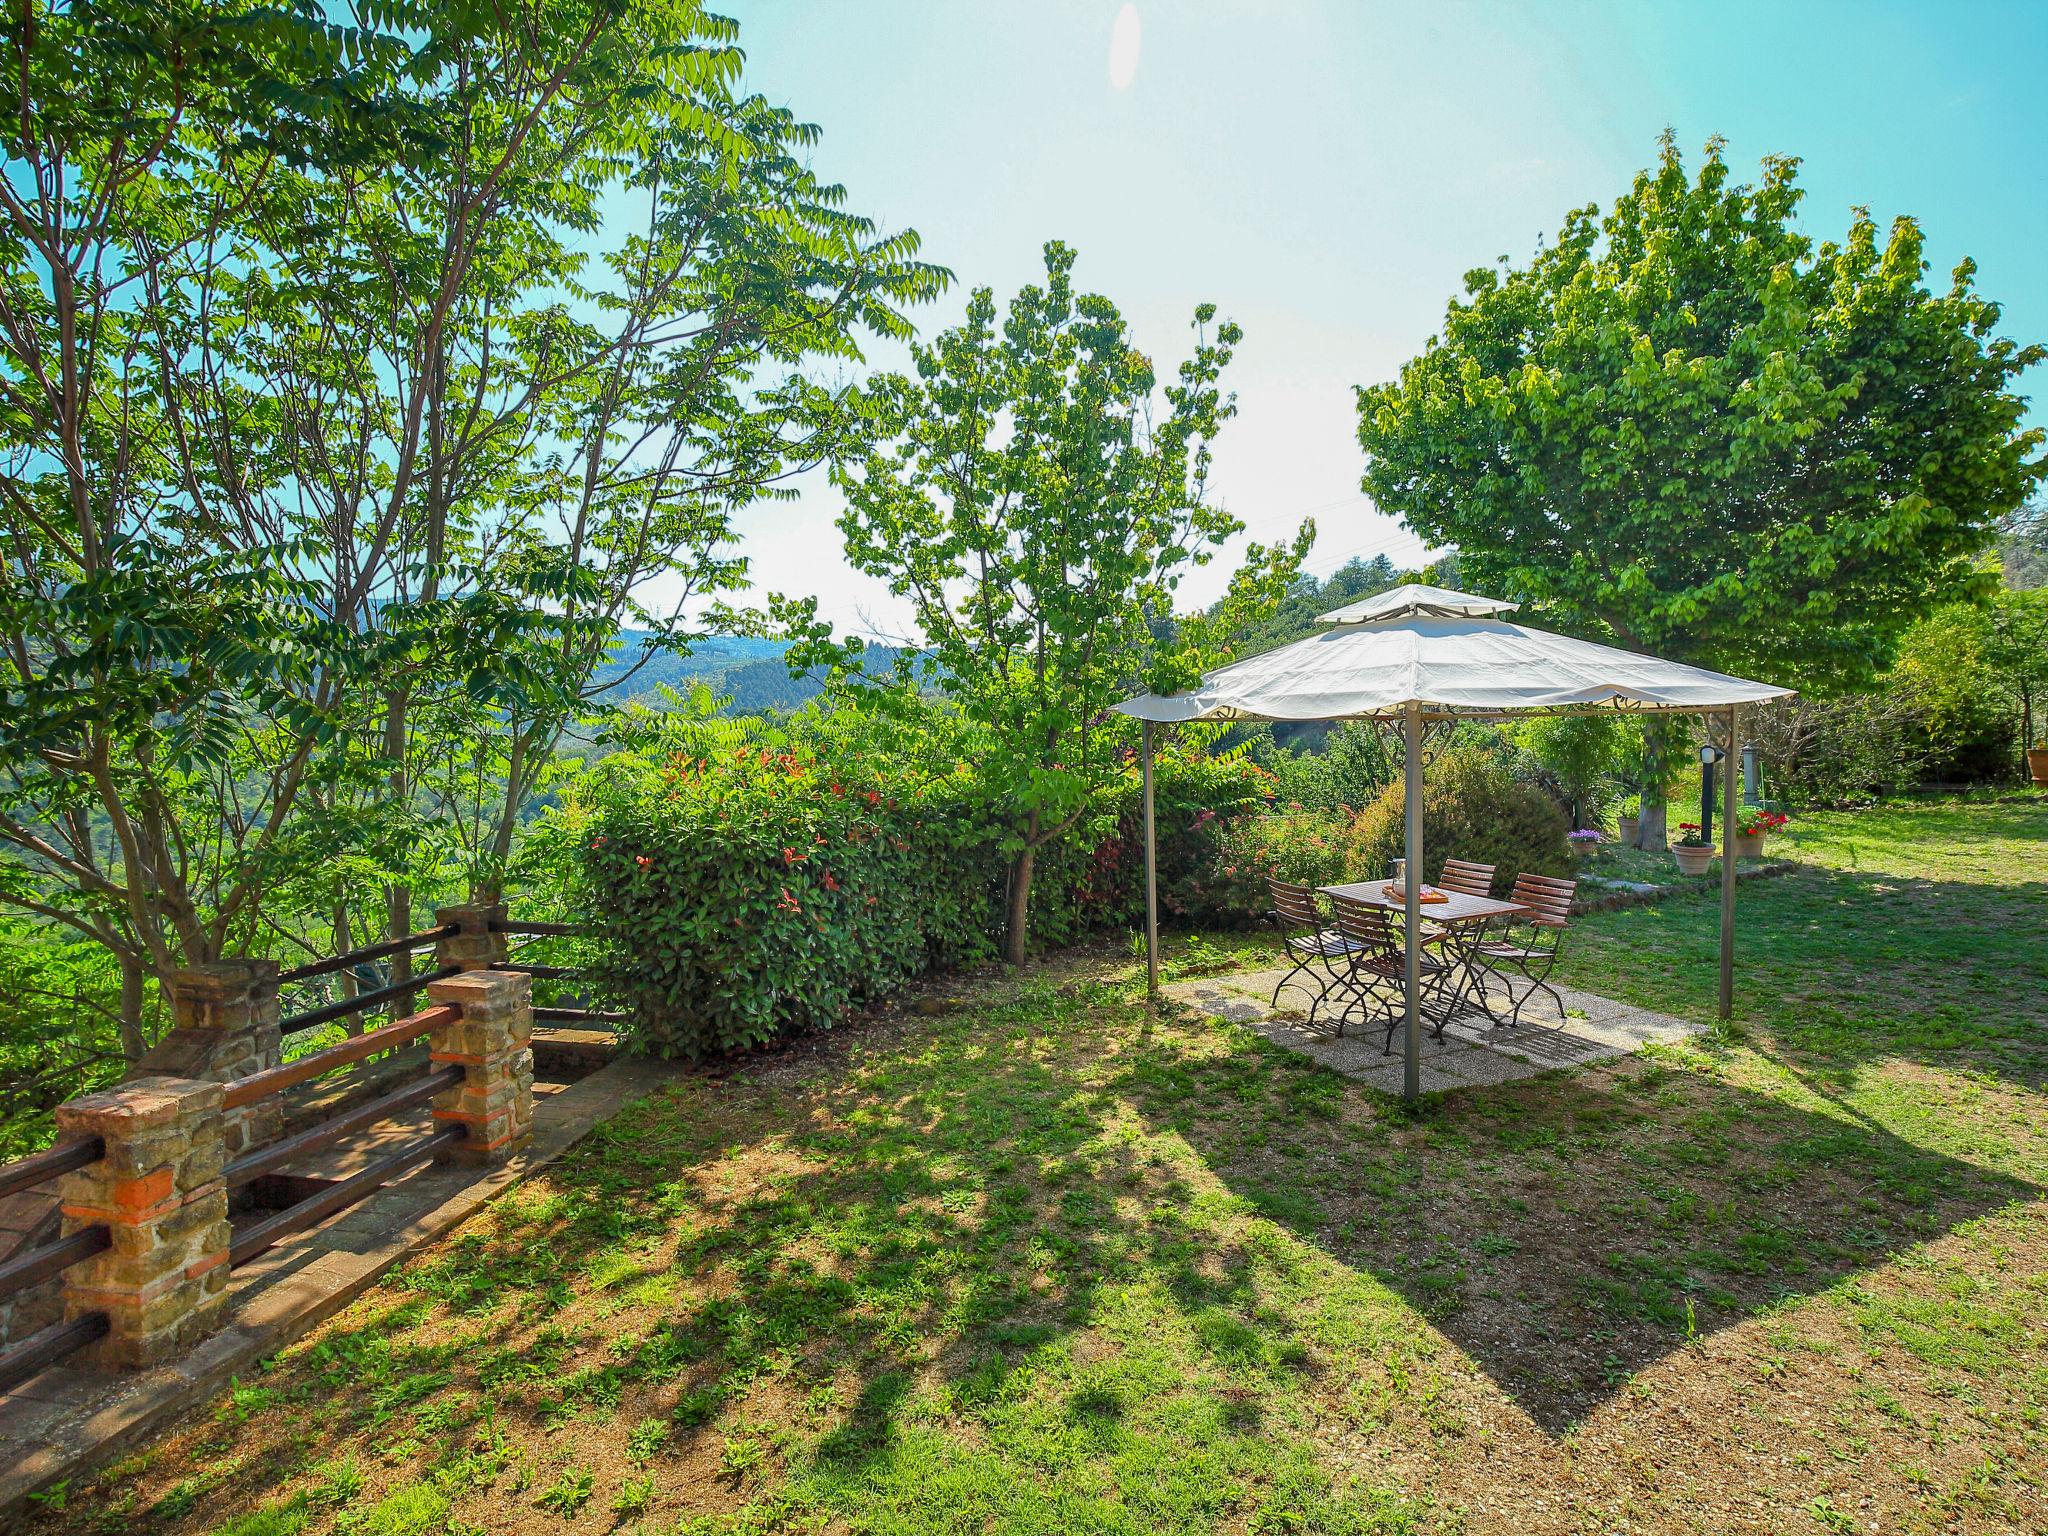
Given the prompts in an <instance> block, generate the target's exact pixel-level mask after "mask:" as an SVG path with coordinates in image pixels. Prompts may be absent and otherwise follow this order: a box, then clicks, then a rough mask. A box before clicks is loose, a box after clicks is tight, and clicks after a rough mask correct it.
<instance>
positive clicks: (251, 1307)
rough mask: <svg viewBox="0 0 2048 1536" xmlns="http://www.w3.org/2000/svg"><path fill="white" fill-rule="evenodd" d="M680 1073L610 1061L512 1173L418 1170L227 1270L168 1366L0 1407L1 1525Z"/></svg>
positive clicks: (547, 1112)
mask: <svg viewBox="0 0 2048 1536" xmlns="http://www.w3.org/2000/svg"><path fill="white" fill-rule="evenodd" d="M678 1070H679V1069H677V1068H675V1067H673V1066H671V1065H668V1064H665V1063H662V1062H652V1061H643V1060H640V1059H637V1058H629V1059H625V1060H620V1061H615V1062H613V1063H611V1064H610V1065H609V1066H606V1067H603V1068H601V1069H599V1070H598V1071H596V1072H593V1073H591V1074H590V1075H589V1076H588V1077H585V1078H581V1079H579V1080H578V1081H576V1082H574V1083H571V1084H569V1085H568V1086H567V1087H566V1088H564V1089H563V1090H562V1091H561V1092H559V1093H556V1094H550V1095H548V1096H546V1097H537V1098H536V1100H535V1103H534V1110H533V1139H532V1140H531V1141H530V1142H529V1143H528V1144H527V1147H526V1149H525V1150H524V1151H522V1152H521V1153H520V1154H519V1155H518V1156H517V1157H515V1158H513V1159H512V1160H511V1161H510V1162H507V1163H505V1164H503V1165H501V1166H499V1167H496V1168H486V1169H476V1168H466V1167H460V1166H456V1165H452V1164H450V1165H440V1164H436V1165H432V1166H429V1167H427V1168H424V1169H422V1170H421V1171H420V1172H418V1173H415V1174H413V1175H412V1176H411V1177H409V1178H405V1179H402V1180H400V1181H398V1182H397V1183H395V1184H390V1185H387V1186H386V1187H385V1188H383V1189H380V1190H378V1191H377V1192H376V1193H375V1194H372V1195H370V1196H369V1197H367V1198H366V1199H364V1200H362V1201H361V1202H359V1203H358V1204H356V1205H355V1206H353V1207H351V1208H350V1209H349V1210H347V1211H345V1212H343V1213H342V1214H341V1215H340V1216H338V1217H336V1218H334V1219H333V1220H332V1221H329V1222H327V1223H325V1224H324V1225H322V1226H319V1227H315V1228H314V1229H312V1230H311V1231H309V1232H302V1233H298V1234H296V1235H295V1236H292V1237H290V1238H287V1239H285V1240H284V1241H283V1242H281V1243H279V1244H278V1245H277V1246H276V1247H274V1248H272V1249H270V1250H269V1251H268V1252H266V1253H264V1254H261V1255H259V1256H258V1257H257V1258H255V1259H252V1260H251V1261H250V1262H249V1263H247V1264H245V1265H242V1266H240V1267H238V1268H237V1269H236V1270H235V1272H234V1276H233V1279H232V1280H231V1281H230V1282H229V1286H228V1292H229V1295H230V1297H231V1298H232V1299H231V1301H230V1304H229V1310H228V1317H229V1323H228V1326H226V1327H225V1328H223V1329H222V1330H221V1331H220V1332H219V1333H216V1334H214V1335H213V1336H212V1337H211V1338H209V1339H207V1340H205V1341H204V1342H203V1343H201V1344H200V1345H198V1346H197V1347H196V1348H195V1349H194V1350H193V1351H192V1352H191V1353H190V1354H189V1355H187V1356H186V1357H185V1358H184V1359H183V1360H180V1361H178V1362H177V1363H176V1364H174V1365H168V1366H162V1367H159V1368H157V1369H155V1370H148V1371H127V1372H118V1373H106V1374H101V1373H99V1372H96V1371H87V1370H80V1369H73V1368H71V1367H67V1366H53V1367H52V1368H51V1369H49V1370H46V1371H43V1372H41V1373H40V1374H39V1375H37V1376H36V1377H35V1378H34V1379H32V1380H30V1381H27V1382H24V1383H23V1384H22V1385H21V1386H19V1387H16V1388H15V1389H14V1390H13V1391H11V1392H7V1393H0V1517H5V1516H7V1515H9V1514H11V1513H13V1512H14V1511H15V1510H16V1509H17V1508H18V1507H19V1506H20V1505H21V1503H22V1502H23V1501H24V1500H25V1499H26V1498H27V1496H28V1495H29V1494H31V1493H33V1492H35V1491H36V1490H37V1489H40V1488H44V1487H47V1486H49V1485H50V1484H51V1483H54V1482H57V1481H59V1480H60V1479H64V1478H69V1477H74V1476H76V1475H78V1474H79V1473H80V1472H83V1471H85V1470H87V1469H88V1468H91V1467H94V1466H98V1465H101V1464H103V1463H105V1462H107V1461H110V1460H112V1459H113V1458H114V1457H116V1456H118V1455H120V1454H121V1453H122V1452H124V1451H126V1450H127V1449H128V1448H130V1447H131V1446H133V1445H135V1444H136V1443H137V1442H138V1441H140V1440H142V1439H145V1438H146V1437H147V1436H148V1435H150V1434H151V1433H152V1432H153V1431H155V1430H156V1429H157V1428H159V1427H160V1426H161V1425H163V1424H164V1423H165V1422H167V1421H168V1420H169V1419H170V1418H172V1417H173V1416H174V1415H176V1414H178V1413H181V1412H183V1411H184V1410H185V1409H187V1408H189V1407H191V1406H192V1405H194V1404H195V1403H201V1402H204V1401H205V1400H206V1399H207V1398H209V1397H211V1396H212V1395H213V1394H214V1393H215V1392H217V1391H219V1390H220V1388H222V1387H223V1386H225V1385H226V1384H227V1382H228V1381H229V1379H230V1378H232V1377H235V1376H246V1375H247V1374H249V1373H250V1372H251V1371H252V1370H254V1369H255V1368H256V1365H257V1362H259V1361H261V1360H263V1359H265V1358H267V1357H269V1356H271V1355H274V1354H276V1353H277V1352H278V1351H279V1350H280V1349H282V1348H284V1347H285V1346H286V1345H287V1344H289V1343H291V1342H292V1341H293V1340H294V1339H296V1338H299V1337H300V1336H301V1335H303V1334H305V1333H308V1332H310V1331H311V1330H312V1329H313V1328H314V1327H316V1326H318V1325H319V1324H320V1323H322V1322H324V1321H326V1319H328V1318H329V1317H332V1316H333V1315H334V1314H335V1313H336V1312H339V1311H340V1310H341V1309H342V1308H343V1307H345V1306H347V1305H348V1304H349V1303H350V1302H351V1301H353V1300H355V1299H356V1297H358V1296H360V1295H361V1294H362V1293H363V1292H364V1291H366V1290H368V1289H369V1288H370V1287H371V1286H372V1285H374V1284H375V1283H376V1282H377V1281H378V1280H379V1279H380V1278H381V1277H382V1276H383V1275H384V1273H385V1272H386V1271H387V1270H389V1269H391V1268H392V1267H393V1266H394V1265H396V1264H398V1263H399V1262H400V1261H401V1260H403V1259H405V1258H408V1257H410V1256H411V1255H412V1254H413V1253H415V1252H417V1251H418V1250H419V1249H420V1248H422V1247H424V1246H425V1245H426V1244H428V1243H430V1242H432V1241H433V1240H434V1239H435V1238H438V1237H440V1236H441V1235H443V1234H444V1233H446V1232H447V1231H449V1230H450V1229H451V1228H453V1227H455V1226H457V1225H459V1224H460V1223H462V1222H463V1221H464V1220H466V1219H467V1218H468V1217H469V1216H470V1215H471V1214H472V1213H473V1212H475V1211H477V1210H478V1209H480V1208H481V1207H482V1206H484V1205H485V1204H487V1203H488V1202H489V1201H491V1200H492V1199H494V1198H495V1197H496V1196H498V1195H499V1194H501V1193H503V1192H504V1191H505V1190H506V1189H508V1188H510V1187H511V1186H512V1185H514V1184H516V1183H518V1182H519V1181H520V1180H521V1179H524V1178H526V1177H528V1176H530V1175H531V1174H533V1173H535V1172H537V1171H538V1170H540V1169H541V1168H544V1167H546V1166H547V1165H548V1164H549V1163H551V1162H553V1161H554V1160H555V1159H556V1158H558V1157H560V1156H561V1155H562V1154H563V1153H564V1152H566V1151H568V1149H569V1148H570V1147H572V1146H574V1145H575V1144H576V1142H577V1141H579V1140H581V1139H582V1137H583V1136H584V1134H585V1133H586V1132H588V1131H589V1130H590V1129H591V1128H592V1127H594V1126H595V1125H597V1124H598V1123H599V1122H600V1121H602V1120H606V1119H609V1118H610V1117H611V1116H613V1115H615V1114H617V1113H618V1112H619V1110H621V1109H622V1108H624V1107H625V1106H626V1105H628V1104H630V1103H632V1102H633V1101H635V1100H636V1099H640V1098H643V1097H644V1096H646V1095H647V1094H649V1093H651V1092H653V1091H654V1090H655V1089H656V1088H658V1087H660V1086H661V1085H662V1084H663V1083H665V1082H667V1081H669V1080H670V1079H672V1078H673V1077H674V1076H675V1075H676V1074H677V1072H678Z"/></svg>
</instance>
